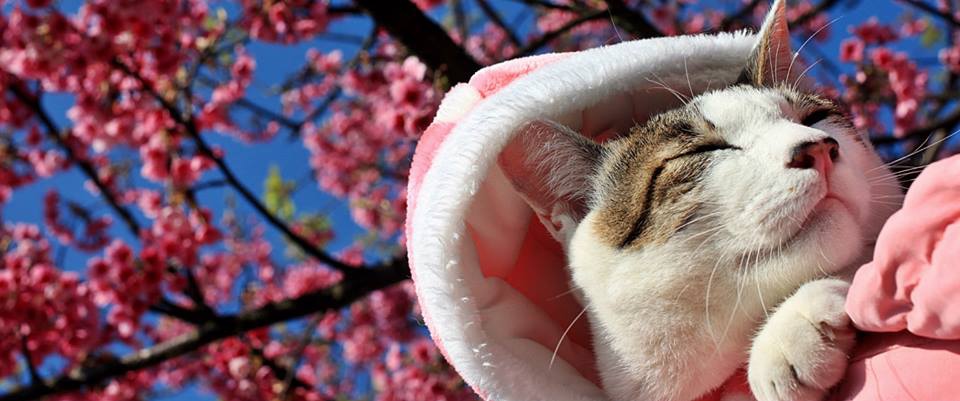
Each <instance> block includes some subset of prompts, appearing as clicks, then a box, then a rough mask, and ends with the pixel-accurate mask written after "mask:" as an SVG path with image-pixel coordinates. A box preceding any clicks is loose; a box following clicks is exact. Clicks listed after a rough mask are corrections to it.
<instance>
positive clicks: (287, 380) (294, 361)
mask: <svg viewBox="0 0 960 401" xmlns="http://www.w3.org/2000/svg"><path fill="white" fill-rule="evenodd" d="M321 318H323V315H322V314H319V313H318V314H315V315H313V317H312V318H310V320H309V321H308V322H307V325H306V326H305V327H304V329H303V334H301V338H300V341H299V342H298V344H297V348H296V349H295V350H294V351H293V354H291V356H292V357H293V358H291V361H290V368H289V369H286V371H287V372H286V375H285V376H278V377H282V378H283V391H281V392H280V401H287V400H289V399H290V396H291V395H293V386H294V385H295V383H294V379H296V374H295V372H296V371H297V365H299V364H300V362H301V361H302V360H303V356H304V354H303V352H304V350H306V349H307V345H310V342H311V341H313V335H314V333H316V327H317V324H319V323H320V319H321Z"/></svg>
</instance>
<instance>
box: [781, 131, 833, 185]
mask: <svg viewBox="0 0 960 401" xmlns="http://www.w3.org/2000/svg"><path fill="white" fill-rule="evenodd" d="M839 156H840V144H839V143H837V140H836V139H833V138H830V137H827V138H823V139H821V140H819V141H811V142H804V143H801V144H799V145H797V146H795V147H794V148H793V152H792V153H791V156H790V162H788V163H787V167H789V168H815V169H817V171H819V172H820V174H823V175H824V176H826V175H827V173H829V172H830V169H832V168H833V162H835V161H836V160H837V157H839Z"/></svg>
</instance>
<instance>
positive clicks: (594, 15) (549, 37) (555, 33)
mask: <svg viewBox="0 0 960 401" xmlns="http://www.w3.org/2000/svg"><path fill="white" fill-rule="evenodd" d="M606 15H607V11H606V10H598V11H593V12H591V13H589V14H585V15H582V16H580V17H578V18H576V19H574V20H571V21H569V22H567V23H566V24H563V26H561V27H559V28H557V29H555V30H552V31H550V32H547V33H545V34H543V36H541V37H539V38H537V39H536V40H533V41H531V42H530V43H529V44H527V46H526V47H524V48H523V49H520V51H519V52H517V57H524V56H529V55H531V54H534V53H536V52H537V51H539V50H540V49H542V48H543V47H545V46H547V45H549V44H550V42H553V41H554V40H556V39H557V38H559V37H560V36H561V35H563V34H565V33H567V32H569V31H570V30H571V29H573V28H576V27H578V26H580V24H583V23H584V22H587V21H592V20H596V19H600V18H603V17H605V16H606Z"/></svg>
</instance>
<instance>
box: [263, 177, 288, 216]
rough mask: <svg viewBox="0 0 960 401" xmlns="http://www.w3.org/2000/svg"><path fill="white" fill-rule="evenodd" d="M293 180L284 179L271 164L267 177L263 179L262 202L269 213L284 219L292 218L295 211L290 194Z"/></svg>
mask: <svg viewBox="0 0 960 401" xmlns="http://www.w3.org/2000/svg"><path fill="white" fill-rule="evenodd" d="M293 188H294V182H293V181H284V180H283V177H282V176H281V175H280V169H279V168H278V167H277V166H276V165H271V166H270V170H269V171H268V172H267V178H266V179H265V180H264V181H263V204H264V206H266V208H267V210H269V211H270V213H273V214H275V215H277V216H278V217H280V218H281V219H284V220H289V219H291V218H293V214H294V212H295V211H296V209H295V208H294V205H293V199H292V198H291V196H290V194H291V193H292V192H293Z"/></svg>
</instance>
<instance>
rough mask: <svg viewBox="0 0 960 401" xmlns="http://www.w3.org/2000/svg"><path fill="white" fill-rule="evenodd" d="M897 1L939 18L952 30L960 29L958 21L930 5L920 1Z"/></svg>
mask: <svg viewBox="0 0 960 401" xmlns="http://www.w3.org/2000/svg"><path fill="white" fill-rule="evenodd" d="M899 1H900V2H902V3H906V4H907V5H910V6H912V7H914V8H916V9H918V10H921V11H924V12H927V13H929V14H930V15H933V16H934V17H937V18H940V19H941V20H943V21H944V22H946V23H947V24H950V25H951V26H953V27H954V28H960V21H957V19H956V18H954V17H953V15H950V14H949V13H945V12H943V11H942V10H940V9H938V8H936V7H934V6H932V5H930V4H927V3H925V2H923V1H921V0H899Z"/></svg>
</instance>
